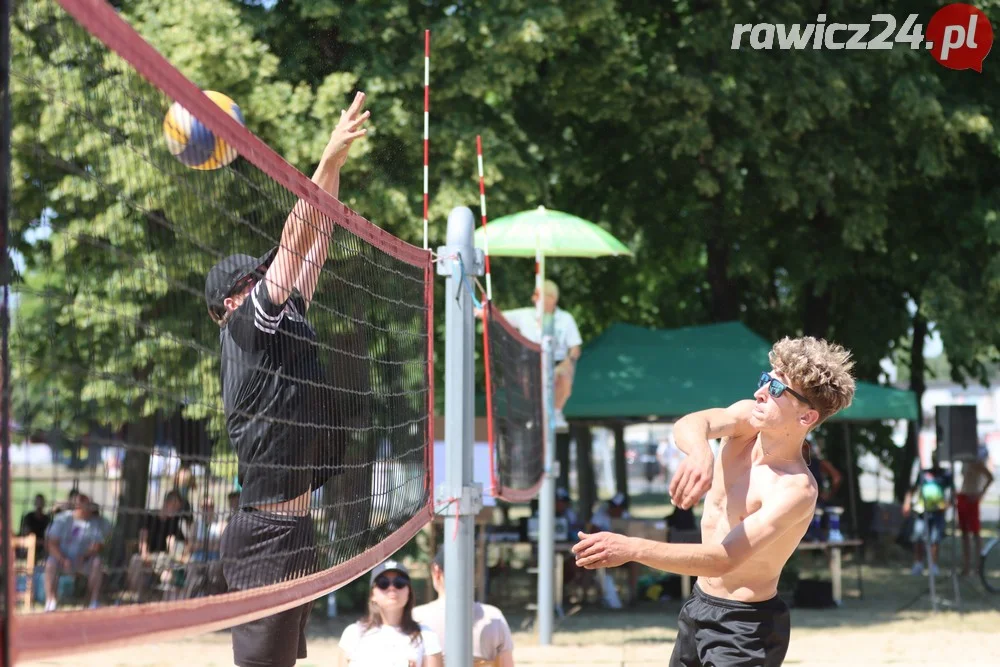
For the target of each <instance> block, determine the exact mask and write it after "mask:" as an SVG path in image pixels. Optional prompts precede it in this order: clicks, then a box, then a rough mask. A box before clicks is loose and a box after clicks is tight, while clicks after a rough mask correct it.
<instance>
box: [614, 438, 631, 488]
mask: <svg viewBox="0 0 1000 667" xmlns="http://www.w3.org/2000/svg"><path fill="white" fill-rule="evenodd" d="M615 491H616V492H617V493H623V494H625V497H626V498H628V464H627V463H626V462H625V424H622V423H621V422H618V423H616V424H615Z"/></svg>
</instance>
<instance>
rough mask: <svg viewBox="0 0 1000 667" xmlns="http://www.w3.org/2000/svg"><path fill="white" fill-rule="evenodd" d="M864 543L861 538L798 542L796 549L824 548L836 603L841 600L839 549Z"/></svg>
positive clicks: (811, 549)
mask: <svg viewBox="0 0 1000 667" xmlns="http://www.w3.org/2000/svg"><path fill="white" fill-rule="evenodd" d="M862 544H864V543H863V542H862V541H861V540H841V541H840V542H800V543H799V546H798V547H796V549H795V550H796V551H818V550H821V549H822V550H825V551H826V552H827V556H828V557H829V560H830V581H831V582H832V583H833V601H834V602H836V603H837V604H838V605H839V604H840V603H841V601H842V600H843V587H842V583H841V578H842V572H841V567H840V560H841V558H840V557H841V551H843V549H844V548H852V547H853V548H858V547H860V546H861V545H862Z"/></svg>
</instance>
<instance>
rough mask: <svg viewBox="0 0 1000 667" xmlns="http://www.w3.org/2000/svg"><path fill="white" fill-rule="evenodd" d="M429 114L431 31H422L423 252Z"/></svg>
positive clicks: (427, 195)
mask: <svg viewBox="0 0 1000 667" xmlns="http://www.w3.org/2000/svg"><path fill="white" fill-rule="evenodd" d="M430 112H431V31H430V30H424V250H427V249H428V247H429V246H428V245H427V209H428V208H429V207H430V201H431V198H430V194H428V191H427V179H428V174H427V164H428V161H429V157H430V135H429V134H428V125H429V120H430Z"/></svg>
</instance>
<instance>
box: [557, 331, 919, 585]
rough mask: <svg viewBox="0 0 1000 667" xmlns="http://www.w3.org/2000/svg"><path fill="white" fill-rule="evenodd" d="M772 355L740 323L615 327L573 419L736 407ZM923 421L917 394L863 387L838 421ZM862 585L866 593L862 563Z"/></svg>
mask: <svg viewBox="0 0 1000 667" xmlns="http://www.w3.org/2000/svg"><path fill="white" fill-rule="evenodd" d="M770 349H771V343H770V342H768V341H767V340H765V339H764V338H761V337H760V336H758V335H757V334H755V333H754V332H753V331H751V330H750V329H748V328H747V327H745V326H744V325H743V324H741V323H739V322H725V323H721V324H711V325H705V326H697V327H685V328H680V329H660V330H656V329H645V328H642V327H637V326H632V325H628V324H614V325H612V326H611V327H609V328H608V329H607V330H606V331H605V332H604V333H603V334H601V335H600V336H599V337H597V338H596V339H594V340H593V341H591V342H590V343H588V344H587V345H586V346H585V347H584V351H583V355H582V356H581V358H580V361H579V363H578V366H577V372H576V379H575V380H574V382H573V395H572V397H571V398H570V400H569V402H568V403H567V404H566V408H565V414H566V418H567V419H570V420H573V421H575V422H583V423H590V424H602V423H604V424H606V423H608V422H616V423H619V424H621V423H627V422H633V423H635V422H650V421H672V420H674V419H677V418H680V417H682V416H684V415H685V414H688V413H690V412H695V411H697V410H704V409H707V408H713V407H723V406H727V405H730V404H732V403H735V402H736V401H739V400H741V399H746V398H750V397H752V395H753V393H754V391H755V390H756V388H757V378H759V377H760V373H761V371H763V370H767V369H769V368H770V363H769V361H768V352H769V351H770ZM917 416H918V412H917V403H916V399H915V397H914V394H913V392H910V391H903V390H900V389H894V388H892V387H884V386H880V385H877V384H872V383H869V382H858V383H857V389H856V392H855V397H854V402H853V403H852V405H851V406H850V407H849V408H847V409H846V410H843V411H842V412H840V413H838V414H836V415H834V416H833V417H831V419H830V421H841V422H847V423H850V422H861V421H880V420H889V419H916V418H917ZM844 438H845V442H844V444H845V447H844V451H845V456H846V459H847V460H846V464H847V475H848V498H849V502H850V512H851V523H852V526H853V528H854V531H855V534H857V531H858V523H857V506H856V505H857V503H856V498H855V493H854V463H853V460H852V459H853V457H852V456H851V447H850V434H849V430H848V428H845V429H844ZM617 464H618V463H617V462H616V465H617ZM858 587H859V590H863V588H862V579H861V566H860V560H859V561H858Z"/></svg>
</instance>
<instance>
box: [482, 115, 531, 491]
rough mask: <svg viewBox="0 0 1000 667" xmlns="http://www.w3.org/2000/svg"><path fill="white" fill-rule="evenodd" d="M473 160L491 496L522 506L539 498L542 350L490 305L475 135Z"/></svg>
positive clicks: (487, 245) (488, 249)
mask: <svg viewBox="0 0 1000 667" xmlns="http://www.w3.org/2000/svg"><path fill="white" fill-rule="evenodd" d="M476 156H477V162H478V166H479V207H480V211H481V214H482V226H483V254H484V256H485V269H486V301H485V302H484V303H483V363H484V366H485V375H486V431H487V438H488V440H489V448H490V486H491V487H492V493H493V496H494V497H496V498H500V499H501V500H505V501H507V502H514V503H525V502H528V501H530V500H531V499H532V498H534V497H535V496H537V495H538V491H539V489H540V488H541V484H542V473H543V471H544V449H543V440H542V438H543V431H542V424H543V421H542V412H543V410H542V350H541V347H540V346H539V344H538V343H534V342H532V341H530V340H529V339H528V338H526V337H525V336H524V335H523V334H522V333H521V332H520V331H519V330H518V328H517V327H516V326H515V325H514V324H512V323H511V322H510V321H509V320H508V319H507V318H506V317H504V315H503V314H502V313H501V312H500V310H499V309H498V308H497V307H496V305H495V304H494V303H493V287H492V281H491V273H490V244H489V236H488V234H487V215H486V181H485V178H484V169H483V142H482V136H480V135H477V136H476ZM539 301H540V299H539ZM521 315H524V313H521Z"/></svg>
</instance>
